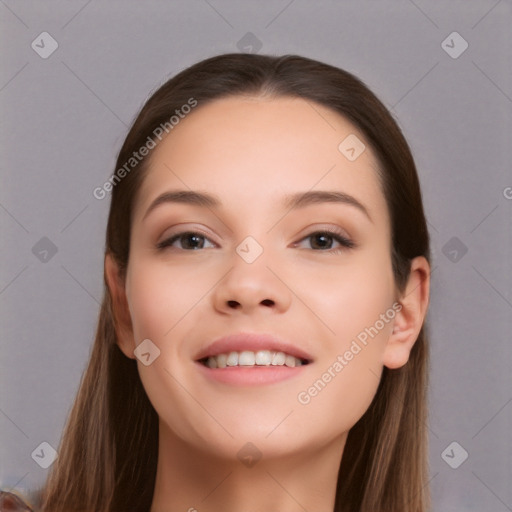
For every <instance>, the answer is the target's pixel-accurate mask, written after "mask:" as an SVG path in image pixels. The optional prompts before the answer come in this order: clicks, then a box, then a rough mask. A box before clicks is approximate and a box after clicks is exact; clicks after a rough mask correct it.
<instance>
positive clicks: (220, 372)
mask: <svg viewBox="0 0 512 512" xmlns="http://www.w3.org/2000/svg"><path fill="white" fill-rule="evenodd" d="M196 364H197V365H198V366H199V370H200V371H201V372H202V373H203V375H205V376H206V377H207V378H209V379H212V380H216V381H217V382H223V383H224V384H232V385H239V386H261V385H265V384H274V383H275V382H281V381H283V380H286V379H291V378H292V377H296V376H297V375H300V374H301V373H302V372H303V371H304V368H305V367H307V366H309V365H301V366H295V367H290V366H284V365H283V366H228V367H227V368H209V367H208V366H205V365H204V364H201V363H198V362H196Z"/></svg>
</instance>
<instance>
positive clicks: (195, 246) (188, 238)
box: [185, 234, 203, 248]
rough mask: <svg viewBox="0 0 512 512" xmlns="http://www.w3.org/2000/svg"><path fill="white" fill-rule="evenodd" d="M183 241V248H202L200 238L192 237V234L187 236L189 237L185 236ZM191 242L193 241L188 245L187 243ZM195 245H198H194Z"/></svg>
mask: <svg viewBox="0 0 512 512" xmlns="http://www.w3.org/2000/svg"><path fill="white" fill-rule="evenodd" d="M185 240H186V241H187V242H186V243H185V246H189V247H192V248H198V247H199V248H201V247H202V246H203V243H202V237H201V236H197V235H194V234H189V235H185ZM191 240H194V241H193V242H192V243H191V244H189V243H188V242H190V241H191ZM196 243H197V244H198V245H196Z"/></svg>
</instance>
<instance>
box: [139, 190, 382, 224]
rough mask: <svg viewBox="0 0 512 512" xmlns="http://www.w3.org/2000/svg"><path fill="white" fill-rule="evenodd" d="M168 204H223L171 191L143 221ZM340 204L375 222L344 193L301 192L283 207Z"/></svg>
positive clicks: (288, 198)
mask: <svg viewBox="0 0 512 512" xmlns="http://www.w3.org/2000/svg"><path fill="white" fill-rule="evenodd" d="M167 203H181V204H190V205H196V206H202V207H205V208H209V209H215V208H217V209H218V208H219V207H220V206H221V204H222V202H221V201H220V199H219V198H218V197H217V196H214V195H212V194H209V193H206V192H197V191H194V190H171V191H168V192H164V193H163V194H161V195H159V196H158V197H157V198H156V199H155V200H154V201H153V202H152V203H151V204H150V205H149V207H148V209H147V210H146V213H145V214H144V217H143V219H145V218H146V217H147V216H148V215H149V214H150V213H151V212H152V211H153V210H155V209H156V208H157V207H158V206H160V205H162V204H167ZM322 203H338V204H347V205H350V206H354V207H355V208H357V209H358V210H360V211H361V212H362V213H364V214H365V215H366V217H368V219H369V220H370V222H373V220H372V218H371V217H370V214H369V213H368V209H367V208H366V207H365V206H364V205H363V204H362V203H361V202H360V201H358V200H357V199H356V198H355V197H353V196H351V195H349V194H346V193H344V192H338V191H334V190H311V191H308V192H299V193H295V194H289V195H287V196H285V197H284V200H283V205H284V207H285V208H287V209H289V210H292V209H294V208H304V207H306V206H310V205H313V204H322Z"/></svg>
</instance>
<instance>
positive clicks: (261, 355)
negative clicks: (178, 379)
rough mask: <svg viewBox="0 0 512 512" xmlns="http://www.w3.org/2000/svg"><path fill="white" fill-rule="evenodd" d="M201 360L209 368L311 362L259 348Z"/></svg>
mask: <svg viewBox="0 0 512 512" xmlns="http://www.w3.org/2000/svg"><path fill="white" fill-rule="evenodd" d="M199 362H200V363H202V364H204V365H205V366H208V368H227V367H231V366H245V367H248V366H254V367H258V366H288V367H290V368H294V367H296V366H302V365H304V364H308V363H309V361H308V360H306V359H300V358H298V357H295V356H292V355H290V354H286V353H285V352H277V351H274V350H258V351H257V352H253V351H251V350H243V351H240V352H236V351H232V352H229V353H224V354H217V355H215V356H209V357H204V358H202V359H200V361H199Z"/></svg>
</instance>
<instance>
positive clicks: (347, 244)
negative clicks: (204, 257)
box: [156, 229, 356, 254]
mask: <svg viewBox="0 0 512 512" xmlns="http://www.w3.org/2000/svg"><path fill="white" fill-rule="evenodd" d="M184 235H199V236H200V237H201V238H205V239H206V240H208V241H210V242H211V243H214V242H213V241H212V240H210V239H209V238H208V237H207V236H206V235H205V234H203V233H201V232H200V231H181V232H179V233H176V234H175V235H173V236H171V237H170V238H168V239H167V240H162V241H161V242H159V243H158V244H157V246H156V247H157V249H158V250H164V249H166V248H167V247H171V246H172V244H173V243H174V242H175V241H176V240H178V239H179V238H181V237H182V236H184ZM315 235H328V236H329V237H330V238H333V239H334V240H335V241H336V242H338V243H339V244H340V245H341V247H338V248H334V249H325V250H322V249H319V250H315V249H311V250H312V251H315V252H329V253H331V254H339V253H341V252H343V251H345V250H347V249H353V248H354V247H355V246H356V244H355V243H354V242H353V241H352V240H350V239H349V238H347V237H346V236H344V235H343V234H342V233H340V232H339V231H338V230H336V229H322V230H318V231H313V232H311V233H310V234H309V235H306V236H305V237H303V238H301V239H300V240H299V242H302V241H303V240H305V239H307V238H311V237H313V236H315ZM296 243H298V242H296ZM179 250H183V251H190V252H192V251H194V250H197V249H179Z"/></svg>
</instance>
